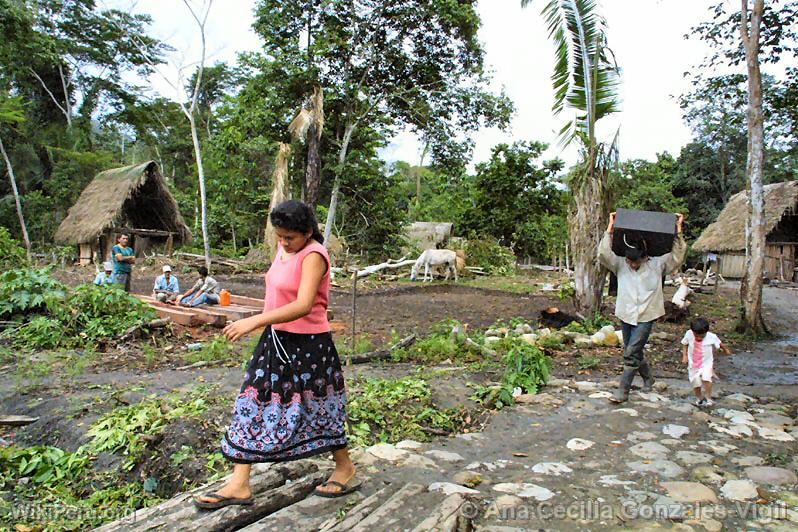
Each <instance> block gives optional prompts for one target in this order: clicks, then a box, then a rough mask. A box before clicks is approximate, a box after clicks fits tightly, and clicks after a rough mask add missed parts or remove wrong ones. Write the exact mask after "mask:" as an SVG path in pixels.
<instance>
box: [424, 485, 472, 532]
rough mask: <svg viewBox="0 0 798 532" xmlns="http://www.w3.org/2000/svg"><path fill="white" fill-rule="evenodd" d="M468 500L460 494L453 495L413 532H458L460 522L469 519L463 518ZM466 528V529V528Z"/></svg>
mask: <svg viewBox="0 0 798 532" xmlns="http://www.w3.org/2000/svg"><path fill="white" fill-rule="evenodd" d="M465 502H466V499H465V497H464V496H463V495H462V494H460V493H453V494H451V495H449V496H448V497H446V498H445V499H444V500H443V502H442V503H441V505H440V506H438V508H436V509H435V511H434V512H433V513H432V515H430V516H429V517H427V518H426V519H424V520H423V521H422V522H421V523H419V525H418V526H417V527H416V528H414V529H413V531H412V532H426V531H427V530H435V531H437V532H456V531H457V530H458V528H459V520H460V519H464V520H465V519H467V518H466V517H465V516H461V515H460V514H461V510H462V508H463V504H465ZM464 528H465V527H464Z"/></svg>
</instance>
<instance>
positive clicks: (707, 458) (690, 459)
mask: <svg viewBox="0 0 798 532" xmlns="http://www.w3.org/2000/svg"><path fill="white" fill-rule="evenodd" d="M713 458H714V457H713V456H712V455H711V454H706V453H696V452H693V451H678V452H677V453H676V459H677V460H678V461H680V462H681V463H683V464H684V465H688V466H691V465H696V464H708V463H709V462H711V461H712V459H713Z"/></svg>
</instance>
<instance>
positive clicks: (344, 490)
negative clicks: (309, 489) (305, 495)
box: [313, 479, 361, 499]
mask: <svg viewBox="0 0 798 532" xmlns="http://www.w3.org/2000/svg"><path fill="white" fill-rule="evenodd" d="M330 484H332V485H333V486H338V487H339V488H341V489H339V490H338V491H319V488H320V487H323V486H329V485H330ZM360 484H361V483H360V481H359V480H355V479H349V481H348V482H347V483H346V484H341V483H340V482H338V481H335V480H328V481H326V482H323V483H322V484H320V485H319V486H317V487H316V489H315V490H313V493H315V494H316V495H318V496H319V497H327V498H328V499H334V498H336V497H343V496H344V495H348V494H350V493H352V492H353V491H357V490H358V489H360Z"/></svg>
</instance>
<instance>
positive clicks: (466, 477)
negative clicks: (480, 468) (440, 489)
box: [453, 471, 484, 488]
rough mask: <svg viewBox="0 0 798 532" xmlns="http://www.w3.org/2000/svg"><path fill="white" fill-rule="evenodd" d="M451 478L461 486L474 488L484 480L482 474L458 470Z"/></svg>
mask: <svg viewBox="0 0 798 532" xmlns="http://www.w3.org/2000/svg"><path fill="white" fill-rule="evenodd" d="M453 480H454V481H455V482H456V483H458V484H460V485H461V486H466V487H468V488H476V487H477V486H479V485H480V484H482V482H483V481H484V479H483V478H482V475H480V474H479V473H474V472H473V471H460V472H459V473H457V474H456V475H455V476H454V477H453Z"/></svg>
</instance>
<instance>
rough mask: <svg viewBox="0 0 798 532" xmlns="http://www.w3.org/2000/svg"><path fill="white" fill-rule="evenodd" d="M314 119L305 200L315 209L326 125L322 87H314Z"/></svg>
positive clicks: (310, 133)
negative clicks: (322, 138) (322, 135)
mask: <svg viewBox="0 0 798 532" xmlns="http://www.w3.org/2000/svg"><path fill="white" fill-rule="evenodd" d="M312 107H313V108H312V110H311V115H312V116H313V119H312V121H311V124H310V128H309V129H308V164H307V167H306V168H305V191H306V196H305V202H306V203H307V204H308V205H310V206H311V207H312V208H313V209H314V210H315V209H316V204H317V203H318V202H319V187H321V153H320V145H321V132H322V128H323V127H324V94H323V93H322V90H321V87H319V86H315V87H313V106H312Z"/></svg>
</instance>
